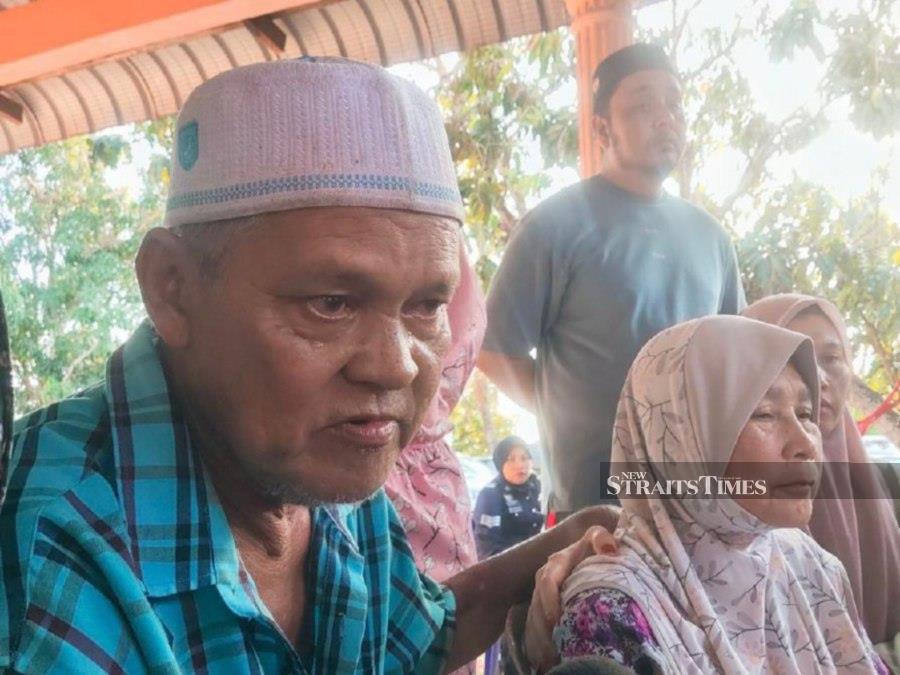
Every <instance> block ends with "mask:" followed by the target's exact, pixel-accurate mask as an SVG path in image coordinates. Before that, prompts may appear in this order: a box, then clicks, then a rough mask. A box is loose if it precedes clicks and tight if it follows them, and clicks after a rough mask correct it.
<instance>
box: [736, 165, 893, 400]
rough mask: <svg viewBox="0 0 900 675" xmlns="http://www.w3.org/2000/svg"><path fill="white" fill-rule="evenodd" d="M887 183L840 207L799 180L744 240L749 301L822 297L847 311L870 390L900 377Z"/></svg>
mask: <svg viewBox="0 0 900 675" xmlns="http://www.w3.org/2000/svg"><path fill="white" fill-rule="evenodd" d="M879 200H880V186H878V185H874V186H873V187H872V189H871V190H870V192H869V193H868V194H866V195H864V196H862V197H859V198H857V199H854V200H852V201H851V202H850V203H848V204H841V203H839V202H838V201H837V200H835V199H834V197H833V196H832V195H830V194H829V193H828V192H827V191H826V190H824V189H823V188H822V187H821V186H819V185H813V184H810V183H808V182H805V181H802V180H800V179H798V178H795V179H794V181H793V182H792V183H790V184H788V185H785V186H782V187H780V188H778V189H777V190H776V191H775V192H774V193H773V195H772V197H771V199H770V200H769V202H768V203H767V204H766V207H765V209H764V211H763V213H762V216H761V217H760V218H759V220H758V221H757V222H756V224H755V226H754V228H753V230H751V231H750V232H749V233H748V234H747V235H746V236H745V237H743V238H742V239H741V240H740V242H739V256H740V260H741V265H742V274H743V278H744V284H745V287H746V290H747V295H748V299H749V300H751V301H752V300H756V299H758V298H761V297H765V296H766V295H771V294H772V293H782V292H801V293H809V294H812V295H821V296H825V297H827V298H829V299H830V300H832V301H833V302H834V303H835V304H836V305H837V306H838V307H840V308H841V312H842V313H843V315H844V317H845V319H846V321H847V323H848V325H849V326H850V330H851V336H852V339H853V342H854V344H855V348H856V352H857V354H858V355H860V356H862V357H864V358H863V359H862V361H863V362H864V363H867V364H868V367H867V371H866V372H865V373H862V374H863V375H865V376H866V377H865V379H866V381H867V383H868V384H869V386H870V387H872V388H873V389H875V390H876V391H881V392H887V391H889V390H890V388H891V387H892V386H893V383H894V382H896V381H897V380H898V379H900V226H898V224H897V223H896V222H895V221H892V220H891V219H890V218H888V217H887V215H886V214H885V213H884V211H883V210H882V209H881V208H880V203H879Z"/></svg>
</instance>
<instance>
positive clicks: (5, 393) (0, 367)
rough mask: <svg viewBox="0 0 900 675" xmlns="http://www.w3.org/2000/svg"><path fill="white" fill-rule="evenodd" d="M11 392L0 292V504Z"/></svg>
mask: <svg viewBox="0 0 900 675" xmlns="http://www.w3.org/2000/svg"><path fill="white" fill-rule="evenodd" d="M12 418H13V394H12V360H11V359H10V356H9V334H8V332H7V330H6V313H5V312H4V311H3V295H2V294H0V505H2V504H3V496H4V493H5V492H6V467H7V466H8V465H9V446H10V441H11V439H12Z"/></svg>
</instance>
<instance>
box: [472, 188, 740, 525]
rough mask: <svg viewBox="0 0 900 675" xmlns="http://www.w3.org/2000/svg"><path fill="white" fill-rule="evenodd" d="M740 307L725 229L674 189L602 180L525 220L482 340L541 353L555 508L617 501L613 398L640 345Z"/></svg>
mask: <svg viewBox="0 0 900 675" xmlns="http://www.w3.org/2000/svg"><path fill="white" fill-rule="evenodd" d="M744 304H745V300H744V291H743V287H742V286H741V281H740V275H739V270H738V265H737V258H736V256H735V252H734V247H733V245H732V243H731V241H730V239H729V237H728V235H727V233H726V232H725V230H724V229H723V228H722V226H721V225H719V223H717V222H716V221H715V220H714V219H713V218H712V216H710V215H709V214H708V213H706V212H705V211H704V210H702V209H700V208H698V207H696V206H694V205H693V204H690V203H689V202H687V201H685V200H683V199H679V198H678V197H674V196H672V195H669V194H665V193H664V194H663V195H662V196H660V197H659V198H657V199H645V198H642V197H638V196H636V195H634V194H632V193H630V192H626V191H625V190H622V189H620V188H618V187H616V186H614V185H613V184H612V183H610V182H609V181H607V180H606V179H604V178H602V177H601V176H595V177H593V178H590V179H588V180H584V181H582V182H580V183H578V184H577V185H574V186H572V187H570V188H568V189H566V190H563V191H562V192H560V193H558V194H557V195H555V196H553V197H551V198H550V199H548V200H546V201H545V202H543V203H542V204H540V205H539V206H538V207H537V208H536V209H534V210H533V211H532V212H531V213H529V214H528V215H527V216H526V217H525V218H524V219H523V221H522V222H521V224H520V225H519V227H518V228H517V229H516V231H515V233H514V235H513V237H512V240H511V241H510V243H509V245H508V247H507V249H506V252H505V253H504V256H503V260H502V262H501V265H500V269H499V270H498V271H497V274H496V276H495V279H494V282H493V286H492V287H491V291H490V294H489V296H488V303H487V311H488V327H487V333H486V335H485V341H484V348H485V349H487V350H489V351H492V352H498V353H501V354H506V355H509V356H518V357H523V356H527V355H529V354H530V353H531V351H532V350H536V351H537V368H536V389H537V406H538V411H537V412H538V423H539V428H540V430H541V435H542V441H543V443H544V445H545V447H546V449H547V453H548V457H549V462H548V463H549V468H550V480H551V486H552V491H553V494H554V504H553V506H554V507H555V508H556V509H558V510H561V511H568V510H573V509H577V508H581V507H583V506H587V505H590V504H596V503H600V502H603V501H609V497H607V493H606V479H607V476H608V472H609V456H610V450H611V439H612V429H613V419H614V417H615V411H616V405H617V403H618V399H619V393H620V391H621V389H622V385H623V384H624V382H625V376H626V374H627V372H628V368H629V367H630V365H631V362H632V360H633V359H634V357H635V356H636V355H637V353H638V351H640V349H641V347H642V346H643V345H644V343H646V342H647V340H649V339H650V338H651V337H652V336H653V335H655V334H656V333H658V332H659V331H661V330H663V329H665V328H668V327H669V326H672V325H674V324H676V323H680V322H682V321H687V320H688V319H693V318H696V317H700V316H706V315H709V314H736V313H738V312H739V311H740V310H741V309H742V308H743V307H744Z"/></svg>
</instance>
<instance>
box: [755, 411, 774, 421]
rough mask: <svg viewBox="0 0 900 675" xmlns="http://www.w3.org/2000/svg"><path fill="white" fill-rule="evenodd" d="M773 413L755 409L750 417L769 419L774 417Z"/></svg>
mask: <svg viewBox="0 0 900 675" xmlns="http://www.w3.org/2000/svg"><path fill="white" fill-rule="evenodd" d="M774 417H775V416H774V415H773V414H772V413H770V412H769V411H767V410H757V411H756V412H754V413H753V415H752V418H753V419H755V420H771V419H774Z"/></svg>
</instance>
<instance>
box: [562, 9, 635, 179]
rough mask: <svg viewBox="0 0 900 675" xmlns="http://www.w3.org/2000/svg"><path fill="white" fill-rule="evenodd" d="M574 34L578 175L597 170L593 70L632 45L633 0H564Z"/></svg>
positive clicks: (597, 150)
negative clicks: (593, 125) (576, 85)
mask: <svg viewBox="0 0 900 675" xmlns="http://www.w3.org/2000/svg"><path fill="white" fill-rule="evenodd" d="M566 6H567V7H568V9H569V14H570V15H571V16H572V32H573V33H574V34H575V72H576V78H577V79H578V152H579V156H580V158H581V162H580V168H581V175H582V177H584V178H587V177H588V176H593V175H594V174H595V173H597V172H598V171H599V170H600V144H599V142H598V141H597V137H596V136H595V135H594V131H593V128H592V121H591V120H592V117H593V95H594V86H593V85H594V70H596V68H597V65H598V64H599V63H600V62H601V61H602V60H603V59H604V58H605V57H606V56H607V55H608V54H611V53H612V52H614V51H616V50H617V49H621V48H622V47H625V46H627V45H630V44H631V43H632V42H633V41H634V0H566Z"/></svg>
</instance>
